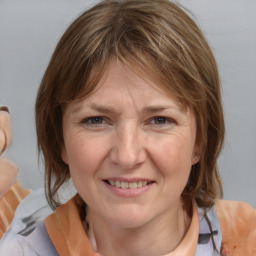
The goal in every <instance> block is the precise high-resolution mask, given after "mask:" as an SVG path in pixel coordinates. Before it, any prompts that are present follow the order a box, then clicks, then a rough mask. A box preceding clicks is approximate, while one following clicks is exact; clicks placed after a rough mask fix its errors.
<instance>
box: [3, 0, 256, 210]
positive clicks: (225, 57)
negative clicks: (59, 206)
mask: <svg viewBox="0 0 256 256" xmlns="http://www.w3.org/2000/svg"><path fill="white" fill-rule="evenodd" d="M95 2H96V1H92V0H91V1H89V0H83V1H82V0H43V1H42V0H0V104H1V105H8V106H9V108H10V111H11V115H12V124H13V135H14V138H13V144H12V146H11V147H10V148H9V149H8V150H7V152H6V153H5V157H8V158H9V159H11V160H13V161H14V162H15V163H16V164H17V165H18V166H19V168H20V174H19V180H20V182H21V183H22V184H23V185H24V186H26V187H28V188H32V189H35V188H38V187H41V186H43V168H42V166H38V158H37V150H36V134H35V125H34V103H35V97H36V92H37V88H38V86H39V84H40V80H41V78H42V76H43V73H44V70H45V68H46V66H47V63H48V61H49V59H50V56H51V54H52V52H53V50H54V48H55V45H56V43H57V41H58V39H59V38H60V36H61V34H62V33H63V32H64V31H65V28H66V27H67V26H68V24H70V22H71V21H72V20H73V19H74V18H75V17H76V16H77V15H78V14H79V13H81V12H82V11H83V10H84V9H85V8H88V7H89V6H92V5H93V3H95ZM179 2H180V3H182V4H183V5H184V6H185V7H187V8H188V9H189V10H191V11H192V13H193V14H194V16H195V19H196V20H197V22H198V23H199V25H200V27H201V29H202V30H203V32H204V33H205V35H206V37H207V39H208V41H209V43H210V45H211V47H212V50H213V52H214V54H215V57H216V59H217V62H218V65H219V70H220V74H221V80H222V85H223V102H224V111H225V119H226V129H227V131H226V141H225V148H224V150H223V152H222V155H221V157H220V160H219V166H220V171H221V176H222V178H223V184H224V192H225V195H224V198H226V199H232V200H242V201H246V202H249V203H250V204H251V205H253V206H254V207H256V101H255V99H256V82H255V75H256V15H255V13H256V1H255V0H215V1H212V0H180V1H179Z"/></svg>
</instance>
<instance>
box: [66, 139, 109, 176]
mask: <svg viewBox="0 0 256 256" xmlns="http://www.w3.org/2000/svg"><path fill="white" fill-rule="evenodd" d="M105 145H108V144H106V143H105V142H104V140H102V139H100V138H98V139H97V138H94V139H92V138H91V137H90V136H84V135H82V134H81V135H80V136H73V139H72V140H70V141H69V143H67V144H66V153H67V160H68V165H69V168H70V172H71V176H74V174H75V175H77V176H79V177H82V176H87V175H89V174H90V173H93V172H96V171H97V169H98V166H99V165H100V164H101V162H102V161H103V160H104V158H105V155H106V154H107V153H106V152H107V148H106V146H105ZM75 178H76V177H75Z"/></svg>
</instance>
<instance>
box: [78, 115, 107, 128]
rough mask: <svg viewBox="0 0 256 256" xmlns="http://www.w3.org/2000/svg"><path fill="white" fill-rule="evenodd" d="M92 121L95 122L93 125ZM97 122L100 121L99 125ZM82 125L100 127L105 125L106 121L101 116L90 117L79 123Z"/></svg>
mask: <svg viewBox="0 0 256 256" xmlns="http://www.w3.org/2000/svg"><path fill="white" fill-rule="evenodd" d="M94 121H96V122H95V123H94ZM97 121H101V122H100V123H98V122H97ZM81 123H82V124H87V125H96V126H97V125H102V124H104V123H106V120H105V118H104V117H102V116H91V117H88V118H85V119H83V120H82V121H81Z"/></svg>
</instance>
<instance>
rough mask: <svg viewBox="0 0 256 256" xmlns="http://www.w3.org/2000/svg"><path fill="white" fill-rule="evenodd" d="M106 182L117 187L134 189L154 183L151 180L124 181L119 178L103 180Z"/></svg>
mask: <svg viewBox="0 0 256 256" xmlns="http://www.w3.org/2000/svg"><path fill="white" fill-rule="evenodd" d="M104 182H106V183H107V184H109V185H111V186H113V187H117V188H123V189H136V188H141V187H145V186H147V185H149V184H152V183H154V182H153V181H134V182H125V181H119V180H115V181H114V180H104Z"/></svg>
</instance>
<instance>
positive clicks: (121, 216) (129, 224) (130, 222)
mask: <svg viewBox="0 0 256 256" xmlns="http://www.w3.org/2000/svg"><path fill="white" fill-rule="evenodd" d="M124 208H126V207H124ZM149 220H150V216H149V214H145V213H143V211H142V210H141V209H134V208H132V209H131V208H129V209H127V208H126V209H122V210H121V211H115V213H112V214H110V216H108V221H109V223H112V224H113V225H114V226H116V227H119V228H126V229H129V228H138V227H141V226H143V225H144V224H145V223H147V222H148V221H149Z"/></svg>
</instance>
